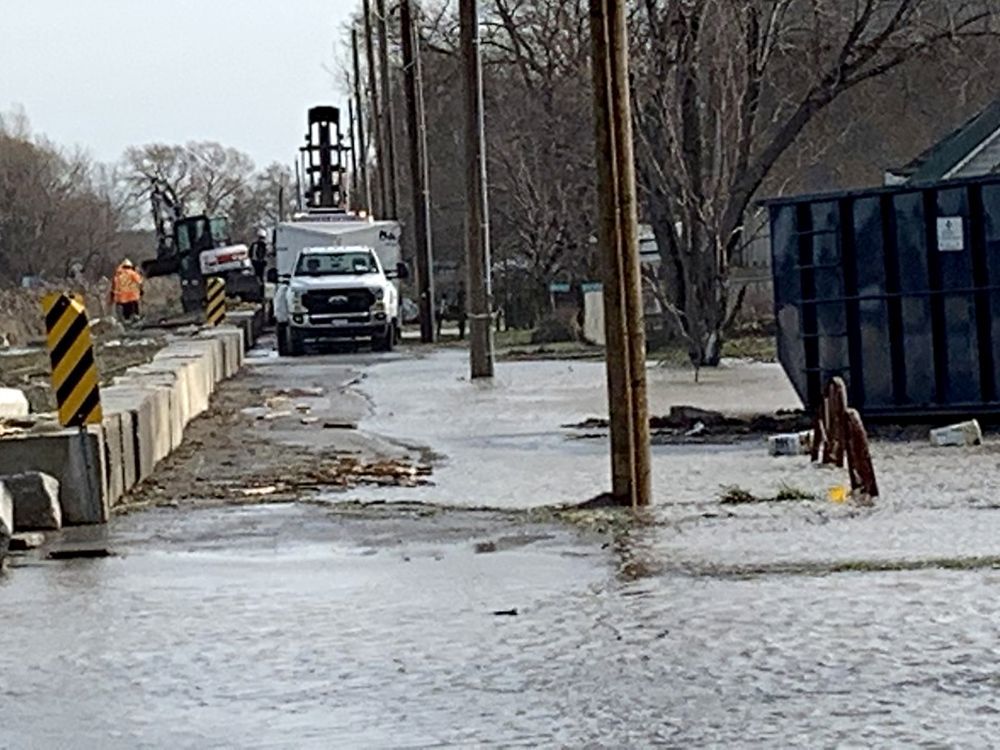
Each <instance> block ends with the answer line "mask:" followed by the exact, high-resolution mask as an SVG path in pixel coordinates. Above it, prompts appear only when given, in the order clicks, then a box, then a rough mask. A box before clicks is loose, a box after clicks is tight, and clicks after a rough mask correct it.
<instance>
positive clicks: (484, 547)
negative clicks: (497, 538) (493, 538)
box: [474, 542, 497, 555]
mask: <svg viewBox="0 0 1000 750" xmlns="http://www.w3.org/2000/svg"><path fill="white" fill-rule="evenodd" d="M474 549H475V550H476V554H480V555H481V554H484V553H486V552H496V551H497V543H496V542H476V546H475V548H474Z"/></svg>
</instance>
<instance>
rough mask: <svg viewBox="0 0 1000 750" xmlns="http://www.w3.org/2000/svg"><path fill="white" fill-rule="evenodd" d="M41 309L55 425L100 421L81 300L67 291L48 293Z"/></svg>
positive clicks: (87, 325) (97, 387)
mask: <svg viewBox="0 0 1000 750" xmlns="http://www.w3.org/2000/svg"><path fill="white" fill-rule="evenodd" d="M42 308H43V309H44V310H45V330H46V331H47V333H48V346H49V358H50V359H51V360H52V389H53V390H54V391H55V393H56V404H57V405H58V407H59V424H61V425H62V426H63V427H82V426H84V425H88V424H100V423H101V420H102V419H103V418H104V417H103V413H102V411H101V391H100V378H98V376H97V362H96V360H95V359H94V346H93V342H92V341H91V339H90V323H89V322H88V321H87V310H86V308H85V307H84V306H83V300H82V299H81V298H80V297H76V296H71V295H68V294H49V295H46V296H45V298H44V299H43V300H42Z"/></svg>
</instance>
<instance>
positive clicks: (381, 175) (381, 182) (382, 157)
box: [361, 0, 395, 219]
mask: <svg viewBox="0 0 1000 750" xmlns="http://www.w3.org/2000/svg"><path fill="white" fill-rule="evenodd" d="M361 12H362V13H363V14H364V17H365V57H366V62H367V67H368V94H369V95H368V100H369V101H370V102H371V107H372V122H373V123H375V161H376V162H377V164H376V166H377V167H378V190H379V203H378V215H379V218H380V219H384V218H386V213H387V211H388V210H389V209H388V206H389V192H388V190H389V187H388V186H389V179H388V177H387V175H386V154H385V124H384V123H383V122H382V108H381V106H379V93H378V84H377V82H376V74H375V39H374V37H373V35H372V9H371V2H370V0H363V1H362V10H361ZM372 208H373V209H374V206H373V207H372ZM373 213H374V211H373ZM392 218H395V217H392Z"/></svg>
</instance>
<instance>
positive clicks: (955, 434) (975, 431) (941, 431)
mask: <svg viewBox="0 0 1000 750" xmlns="http://www.w3.org/2000/svg"><path fill="white" fill-rule="evenodd" d="M982 444H983V430H982V428H981V427H980V426H979V421H978V420H975V419H971V420H969V421H968V422H960V423H959V424H953V425H948V426H947V427H939V428H938V429H936V430H931V445H936V446H937V447H938V448H945V447H953V446H964V447H969V446H974V445H982Z"/></svg>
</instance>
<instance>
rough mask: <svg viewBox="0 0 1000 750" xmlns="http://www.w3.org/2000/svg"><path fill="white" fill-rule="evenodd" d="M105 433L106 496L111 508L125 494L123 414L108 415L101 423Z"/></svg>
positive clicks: (125, 459)
mask: <svg viewBox="0 0 1000 750" xmlns="http://www.w3.org/2000/svg"><path fill="white" fill-rule="evenodd" d="M101 427H102V428H103V429H102V432H103V433H104V465H105V466H106V467H107V471H106V472H105V473H104V494H105V496H106V497H107V502H108V504H109V505H110V506H111V507H114V506H115V505H117V504H118V501H119V500H121V498H122V495H124V494H125V463H126V461H127V458H126V454H125V425H124V424H123V423H122V415H121V413H117V414H107V415H105V417H104V419H103V420H102V421H101Z"/></svg>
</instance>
